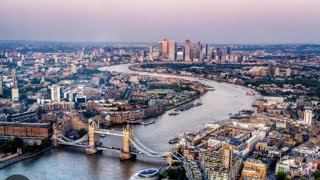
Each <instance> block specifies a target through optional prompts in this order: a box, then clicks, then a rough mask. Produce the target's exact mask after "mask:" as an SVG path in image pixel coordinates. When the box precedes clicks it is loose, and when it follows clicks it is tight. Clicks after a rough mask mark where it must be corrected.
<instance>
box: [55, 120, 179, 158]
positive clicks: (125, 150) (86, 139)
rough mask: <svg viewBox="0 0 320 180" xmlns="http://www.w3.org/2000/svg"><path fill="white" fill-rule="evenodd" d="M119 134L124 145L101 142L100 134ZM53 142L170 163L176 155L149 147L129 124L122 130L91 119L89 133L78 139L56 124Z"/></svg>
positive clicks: (122, 156) (93, 150)
mask: <svg viewBox="0 0 320 180" xmlns="http://www.w3.org/2000/svg"><path fill="white" fill-rule="evenodd" d="M101 134H104V135H108V136H118V137H122V147H121V148H117V147H112V146H104V145H101V143H100V142H99V139H100V135H101ZM52 140H53V144H54V145H55V146H57V145H68V146H74V147H83V148H86V153H87V154H94V153H96V152H97V151H102V150H108V151H113V152H118V153H120V159H121V160H127V159H131V158H133V157H135V155H138V154H141V155H145V156H148V157H153V158H160V159H167V162H168V163H169V164H171V163H172V157H173V156H174V157H176V156H175V155H174V154H173V153H172V152H156V151H153V150H151V149H149V148H148V147H147V146H145V145H144V144H143V143H142V142H140V141H139V139H137V138H136V137H134V134H133V127H132V126H130V125H129V124H128V125H126V127H124V128H123V129H122V131H116V130H110V129H101V128H99V124H98V123H97V122H96V121H95V120H90V121H89V123H88V133H87V134H86V135H84V136H83V137H81V138H80V139H77V140H72V139H69V138H67V137H65V136H64V135H63V133H62V132H61V131H59V129H58V128H57V126H56V125H54V128H53V136H52Z"/></svg>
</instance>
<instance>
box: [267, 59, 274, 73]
mask: <svg viewBox="0 0 320 180" xmlns="http://www.w3.org/2000/svg"><path fill="white" fill-rule="evenodd" d="M274 65H275V62H274V61H271V62H270V63H269V65H268V75H269V76H272V75H273V73H274Z"/></svg>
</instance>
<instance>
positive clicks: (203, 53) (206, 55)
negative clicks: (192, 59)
mask: <svg viewBox="0 0 320 180" xmlns="http://www.w3.org/2000/svg"><path fill="white" fill-rule="evenodd" d="M208 48H209V45H208V44H206V45H205V46H204V48H203V49H202V55H203V59H208Z"/></svg>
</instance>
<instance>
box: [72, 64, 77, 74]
mask: <svg viewBox="0 0 320 180" xmlns="http://www.w3.org/2000/svg"><path fill="white" fill-rule="evenodd" d="M71 72H72V73H73V74H75V73H77V65H76V64H71Z"/></svg>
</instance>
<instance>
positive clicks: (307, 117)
mask: <svg viewBox="0 0 320 180" xmlns="http://www.w3.org/2000/svg"><path fill="white" fill-rule="evenodd" d="M303 119H304V122H305V123H306V124H307V125H308V126H311V125H312V110H310V109H306V110H304V114H303Z"/></svg>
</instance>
